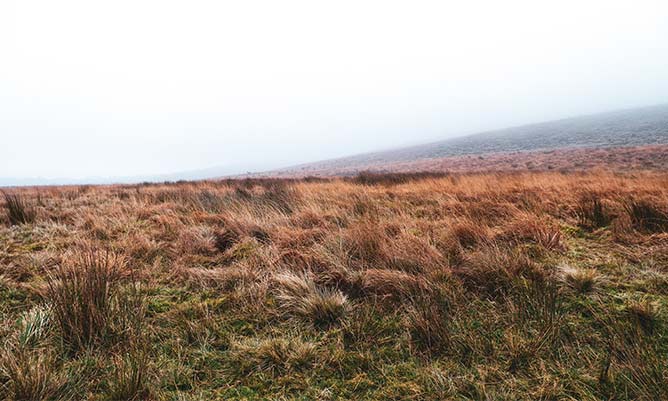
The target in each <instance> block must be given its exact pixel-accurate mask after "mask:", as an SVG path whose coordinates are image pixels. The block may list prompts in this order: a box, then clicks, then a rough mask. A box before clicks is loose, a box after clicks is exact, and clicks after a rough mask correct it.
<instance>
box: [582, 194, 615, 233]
mask: <svg viewBox="0 0 668 401" xmlns="http://www.w3.org/2000/svg"><path fill="white" fill-rule="evenodd" d="M576 214H577V217H578V224H579V225H580V227H584V228H589V229H597V228H601V227H606V226H607V225H609V224H610V222H611V221H612V216H611V214H610V211H609V210H608V208H607V206H606V205H605V203H604V202H603V200H602V199H601V197H600V195H598V194H589V195H587V196H583V197H582V198H580V200H579V202H578V204H577V206H576Z"/></svg>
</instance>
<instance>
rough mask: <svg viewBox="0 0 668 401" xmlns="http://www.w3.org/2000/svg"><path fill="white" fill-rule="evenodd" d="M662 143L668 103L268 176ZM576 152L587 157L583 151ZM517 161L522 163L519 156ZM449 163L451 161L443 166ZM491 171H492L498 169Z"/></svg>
mask: <svg viewBox="0 0 668 401" xmlns="http://www.w3.org/2000/svg"><path fill="white" fill-rule="evenodd" d="M664 144H668V104H664V105H659V106H652V107H643V108H637V109H627V110H620V111H614V112H608V113H600V114H593V115H587V116H581V117H574V118H567V119H562V120H556V121H549V122H544V123H539V124H531V125H524V126H519V127H513V128H506V129H502V130H495V131H488V132H483V133H479V134H475V135H469V136H464V137H457V138H453V139H448V140H443V141H439V142H433V143H428V144H424V145H418V146H411V147H406V148H400V149H395V150H389V151H383V152H375V153H367V154H360V155H355V156H350V157H345V158H340V159H333V160H326V161H322V162H316V163H309V164H304V165H299V166H294V167H289V168H285V169H281V170H277V171H274V172H272V173H270V174H269V175H279V176H280V175H310V174H313V175H347V174H354V173H356V172H359V171H364V170H371V171H397V170H402V171H407V170H411V169H418V168H424V165H425V164H428V163H426V162H427V161H431V162H432V163H430V164H429V165H430V166H431V168H429V169H432V170H433V169H436V168H434V166H435V165H437V164H438V163H434V162H436V161H438V160H446V159H456V160H461V159H462V158H466V156H471V155H476V156H477V155H489V154H494V155H497V156H498V155H512V154H516V153H518V152H519V153H521V154H523V153H531V152H539V151H551V150H557V149H559V150H563V149H582V148H599V149H600V148H629V149H638V151H641V152H644V149H645V146H647V145H664ZM650 149H651V150H652V152H651V153H652V154H657V148H656V147H651V148H650ZM661 152H662V151H659V152H658V153H659V154H661ZM613 153H614V152H613ZM626 153H628V152H626ZM626 153H625V154H626ZM578 154H579V155H580V157H582V156H583V155H582V152H578ZM560 155H561V157H562V159H563V158H564V157H565V158H567V157H568V156H567V155H564V154H563V152H560ZM483 157H484V156H483ZM516 158H518V159H519V156H517V157H516ZM562 161H563V160H562ZM448 164H450V163H445V165H448ZM411 165H414V166H412V167H411ZM398 166H401V168H398ZM420 166H422V167H420ZM487 167H488V168H489V169H493V167H494V166H493V165H489V166H487Z"/></svg>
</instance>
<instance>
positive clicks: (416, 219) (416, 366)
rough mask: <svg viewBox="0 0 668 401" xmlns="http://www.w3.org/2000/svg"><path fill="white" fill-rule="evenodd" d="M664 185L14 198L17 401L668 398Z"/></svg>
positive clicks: (4, 332) (250, 188) (485, 179)
mask: <svg viewBox="0 0 668 401" xmlns="http://www.w3.org/2000/svg"><path fill="white" fill-rule="evenodd" d="M667 308H668V174H666V173H660V172H647V173H642V172H635V173H624V174H612V173H605V172H596V173H556V172H542V173H538V172H535V173H529V172H524V173H513V174H511V173H507V174H461V175H448V174H427V173H425V174H410V175H402V174H392V175H379V174H364V175H361V176H358V177H355V178H350V179H333V180H323V179H303V180H294V179H293V180H272V179H258V180H226V181H218V182H179V183H165V184H143V185H116V186H83V187H44V188H23V189H11V190H7V191H6V195H5V196H4V197H3V198H0V319H1V320H2V325H0V336H2V339H3V347H2V350H1V351H0V392H1V397H2V398H3V399H8V400H80V399H90V400H218V399H219V400H226V399H242V400H263V399H272V400H273V399H280V400H350V399H354V400H388V399H389V400H416V399H418V400H444V399H465V400H467V399H470V400H481V399H489V400H492V399H494V400H517V399H527V400H557V399H592V400H598V399H601V400H608V399H637V400H658V399H668V321H667V317H668V316H667V311H668V309H667Z"/></svg>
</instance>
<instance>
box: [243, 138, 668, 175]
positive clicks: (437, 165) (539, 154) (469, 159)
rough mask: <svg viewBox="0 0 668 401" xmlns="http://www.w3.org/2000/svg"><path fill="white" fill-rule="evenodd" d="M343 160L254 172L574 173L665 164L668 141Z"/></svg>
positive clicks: (665, 166)
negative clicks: (653, 143) (665, 142)
mask: <svg viewBox="0 0 668 401" xmlns="http://www.w3.org/2000/svg"><path fill="white" fill-rule="evenodd" d="M359 159H360V160H355V161H354V162H352V161H351V162H350V163H346V159H341V160H331V161H324V162H318V163H313V164H307V165H303V166H296V167H291V168H287V169H283V170H278V171H272V172H269V173H266V174H254V175H253V176H258V177H259V176H272V177H304V176H319V177H335V176H344V175H356V174H358V173H360V172H365V171H371V172H377V173H402V174H404V173H413V172H416V171H419V172H433V173H441V174H443V173H460V174H461V173H471V172H478V173H484V172H523V171H527V170H528V171H548V172H549V171H559V172H576V171H589V170H591V169H595V168H604V169H605V170H609V171H610V170H611V171H637V170H656V171H666V170H667V169H668V145H665V144H658V145H642V146H615V147H612V146H611V147H562V148H558V149H546V150H526V151H512V152H510V151H506V152H481V153H477V154H468V155H458V156H439V157H436V156H435V157H417V156H416V157H414V158H412V159H410V160H401V161H396V160H392V159H383V158H382V157H376V158H373V159H369V160H364V157H363V156H359Z"/></svg>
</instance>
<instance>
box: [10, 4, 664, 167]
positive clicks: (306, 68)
mask: <svg viewBox="0 0 668 401" xmlns="http://www.w3.org/2000/svg"><path fill="white" fill-rule="evenodd" d="M548 3H549V4H548ZM666 101H668V2H666V1H665V0H657V1H645V0H633V1H631V0H629V1H614V0H601V1H594V0H587V1H582V0H578V1H570V0H567V1H563V0H562V1H551V2H547V1H535V0H533V1H514V0H505V1H484V2H483V1H456V2H455V1H452V2H446V1H433V2H426V1H424V2H423V1H416V0H411V1H402V2H392V1H387V0H385V1H377V2H375V1H363V0H355V1H350V2H348V1H341V0H338V1H327V2H325V1H315V0H307V1H289V0H281V1H276V0H271V1H266V2H265V1H252V0H243V1H219V0H218V1H200V0H188V1H166V0H156V1H152V0H151V1H148V0H129V1H125V0H115V1H91V0H81V1H72V0H59V1H53V0H2V1H0V177H19V178H20V177H31V176H41V177H68V178H79V177H89V176H107V177H109V176H130V175H144V174H159V173H170V172H177V171H183V170H194V169H201V168H207V167H213V166H231V168H233V169H237V170H240V171H245V170H252V169H257V168H270V167H277V166H283V165H290V164H295V163H301V162H306V161H315V160H319V159H324V158H331V157H337V156H343V155H348V154H353V153H359V152H364V151H370V150H377V149H383V148H390V147H396V146H400V145H404V144H415V143H420V142H425V141H432V140H437V139H443V138H447V137H451V136H456V135H462V134H466V133H473V132H476V131H480V130H487V129H493V128H500V127H506V126H512V125H519V124H524V123H529V122H538V121H543V120H549V119H554V118H560V117H566V116H574V115H579V114H585V113H591V112H597V111H606V110H612V109H618V108H626V107H634V106H642V105H651V104H657V103H665V102H666Z"/></svg>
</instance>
